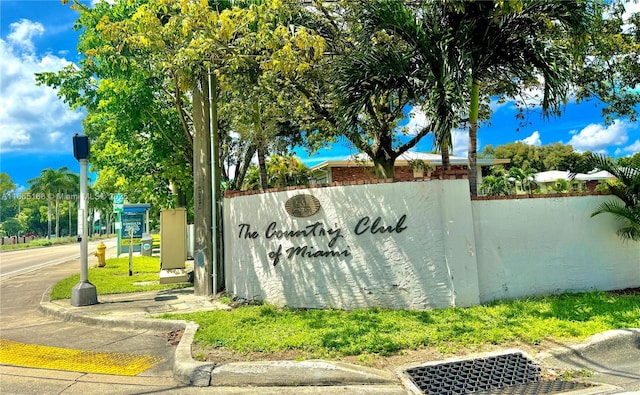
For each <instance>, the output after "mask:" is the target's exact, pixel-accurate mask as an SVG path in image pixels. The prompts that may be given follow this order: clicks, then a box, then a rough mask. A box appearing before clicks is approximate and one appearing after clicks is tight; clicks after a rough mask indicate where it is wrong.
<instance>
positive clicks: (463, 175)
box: [224, 167, 468, 198]
mask: <svg viewBox="0 0 640 395" xmlns="http://www.w3.org/2000/svg"><path fill="white" fill-rule="evenodd" d="M349 169H364V168H359V167H353V168H349ZM396 169H398V168H396ZM407 169H409V168H407ZM409 171H411V169H409ZM434 173H435V172H434ZM396 175H397V173H396ZM467 178H468V177H467V172H466V170H465V171H463V172H461V171H460V170H459V169H451V170H449V171H447V172H446V173H445V175H444V176H443V177H442V178H441V177H440V176H439V175H436V174H431V176H430V177H426V175H425V177H424V178H413V172H412V171H411V179H410V180H400V179H396V180H394V179H392V178H386V179H378V178H368V179H358V180H349V181H334V182H332V183H331V184H315V185H308V186H307V185H299V186H291V187H284V188H270V189H267V190H264V191H260V190H256V191H224V197H225V198H232V197H238V196H246V195H257V194H261V193H269V192H282V191H295V190H302V189H314V188H327V187H337V186H347V185H365V184H381V183H390V182H407V181H417V182H421V181H430V180H440V179H444V180H462V179H464V180H466V179H467Z"/></svg>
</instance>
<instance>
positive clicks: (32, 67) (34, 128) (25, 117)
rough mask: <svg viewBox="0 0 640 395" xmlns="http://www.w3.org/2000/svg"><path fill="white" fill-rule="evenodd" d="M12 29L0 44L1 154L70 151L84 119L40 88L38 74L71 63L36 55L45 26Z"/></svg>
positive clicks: (13, 26) (25, 24)
mask: <svg viewBox="0 0 640 395" xmlns="http://www.w3.org/2000/svg"><path fill="white" fill-rule="evenodd" d="M11 29H12V31H11V33H10V34H9V35H8V36H7V41H4V40H2V39H0V59H2V62H0V75H2V79H0V125H2V127H1V128H0V152H9V151H30V152H37V151H46V152H52V151H68V150H69V146H70V144H71V135H73V134H74V133H77V132H80V131H82V126H81V124H80V120H81V119H82V117H83V114H82V113H81V112H79V111H72V110H71V109H70V108H69V107H68V106H67V105H66V104H64V103H63V102H62V101H61V100H60V99H59V98H58V97H57V95H56V92H55V90H54V89H52V88H49V87H46V86H38V85H37V84H36V79H35V73H39V72H44V71H54V72H55V71H58V70H60V69H61V68H62V67H64V66H66V65H68V64H70V63H71V62H69V61H67V60H66V59H63V58H59V57H57V56H54V55H50V54H49V55H45V56H38V55H36V54H35V53H34V51H35V48H34V46H33V43H32V42H31V38H32V37H34V35H35V34H37V33H38V32H41V33H40V34H42V32H44V29H43V28H42V25H40V24H37V23H33V22H31V21H28V20H21V21H20V22H19V23H13V24H11ZM63 131H64V132H63ZM67 137H68V138H67ZM66 140H68V141H66Z"/></svg>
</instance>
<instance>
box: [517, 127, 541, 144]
mask: <svg viewBox="0 0 640 395" xmlns="http://www.w3.org/2000/svg"><path fill="white" fill-rule="evenodd" d="M520 141H521V142H523V143H525V144H527V145H542V140H540V132H538V131H537V130H536V131H535V132H533V133H531V136H529V137H526V138H524V139H522V140H520Z"/></svg>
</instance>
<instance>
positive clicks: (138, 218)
mask: <svg viewBox="0 0 640 395" xmlns="http://www.w3.org/2000/svg"><path fill="white" fill-rule="evenodd" d="M144 218H145V213H144V212H142V213H127V212H126V211H125V212H124V213H122V228H121V229H120V232H121V237H122V240H123V241H124V240H128V239H129V238H130V237H131V235H130V234H129V231H130V230H129V229H131V230H132V231H133V238H134V239H139V238H141V237H142V233H143V232H144Z"/></svg>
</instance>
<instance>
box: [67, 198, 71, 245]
mask: <svg viewBox="0 0 640 395" xmlns="http://www.w3.org/2000/svg"><path fill="white" fill-rule="evenodd" d="M67 210H68V211H69V235H68V236H69V237H71V200H68V201H67Z"/></svg>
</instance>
